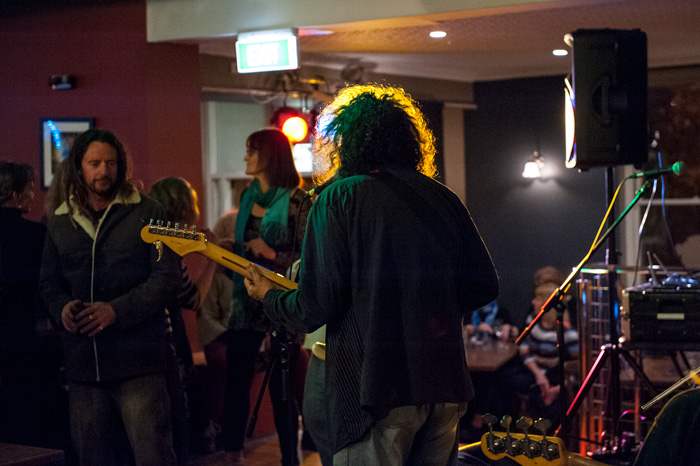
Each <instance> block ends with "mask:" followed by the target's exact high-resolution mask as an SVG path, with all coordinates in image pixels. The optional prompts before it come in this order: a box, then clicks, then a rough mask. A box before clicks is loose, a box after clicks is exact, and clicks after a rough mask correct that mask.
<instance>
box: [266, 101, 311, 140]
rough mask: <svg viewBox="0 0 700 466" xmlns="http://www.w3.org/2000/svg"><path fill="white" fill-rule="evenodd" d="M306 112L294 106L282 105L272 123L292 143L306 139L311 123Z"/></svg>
mask: <svg viewBox="0 0 700 466" xmlns="http://www.w3.org/2000/svg"><path fill="white" fill-rule="evenodd" d="M305 116H306V115H305V114H304V113H302V112H301V111H300V110H298V109H296V108H292V107H280V108H278V109H277V111H276V112H275V114H274V115H273V116H272V119H271V120H270V124H272V125H273V126H275V127H276V128H279V129H280V130H281V131H282V132H283V133H284V134H285V136H287V138H289V141H290V142H291V143H292V144H295V143H297V142H302V141H304V140H306V138H307V137H308V135H309V124H308V122H307V119H306V118H305Z"/></svg>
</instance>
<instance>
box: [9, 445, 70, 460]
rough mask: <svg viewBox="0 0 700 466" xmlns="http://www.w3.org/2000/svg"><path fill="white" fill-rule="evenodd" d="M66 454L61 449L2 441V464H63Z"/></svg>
mask: <svg viewBox="0 0 700 466" xmlns="http://www.w3.org/2000/svg"><path fill="white" fill-rule="evenodd" d="M64 464H66V463H65V455H64V453H63V451H61V450H53V449H51V448H40V447H30V446H26V445H13V444H11V443H0V465H2V466H10V465H12V466H63V465H64Z"/></svg>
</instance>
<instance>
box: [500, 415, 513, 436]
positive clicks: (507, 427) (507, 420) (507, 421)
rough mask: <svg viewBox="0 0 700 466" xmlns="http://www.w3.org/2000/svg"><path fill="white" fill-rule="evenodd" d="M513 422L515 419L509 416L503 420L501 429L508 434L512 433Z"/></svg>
mask: <svg viewBox="0 0 700 466" xmlns="http://www.w3.org/2000/svg"><path fill="white" fill-rule="evenodd" d="M512 422H513V418H512V417H510V416H508V415H507V414H506V415H505V416H503V419H501V427H503V428H504V429H505V430H506V432H508V433H510V424H511V423H512Z"/></svg>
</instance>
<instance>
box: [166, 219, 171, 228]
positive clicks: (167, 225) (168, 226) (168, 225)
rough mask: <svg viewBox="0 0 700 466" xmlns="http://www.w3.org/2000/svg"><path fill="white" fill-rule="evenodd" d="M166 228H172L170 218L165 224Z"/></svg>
mask: <svg viewBox="0 0 700 466" xmlns="http://www.w3.org/2000/svg"><path fill="white" fill-rule="evenodd" d="M165 228H167V229H168V230H169V229H170V220H168V223H167V224H166V225H165Z"/></svg>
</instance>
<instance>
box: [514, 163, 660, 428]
mask: <svg viewBox="0 0 700 466" xmlns="http://www.w3.org/2000/svg"><path fill="white" fill-rule="evenodd" d="M608 174H609V173H608ZM651 184H652V180H651V179H648V180H647V181H645V183H644V184H643V185H642V187H641V188H640V189H639V190H637V192H636V193H635V196H634V198H633V199H632V201H631V202H630V203H629V205H628V206H627V207H626V208H625V210H624V211H623V212H622V213H621V214H620V216H619V217H618V218H617V219H616V220H615V221H614V222H612V224H611V225H610V226H609V227H608V229H607V230H606V231H605V233H603V235H602V236H601V237H600V238H599V239H598V241H596V243H595V244H594V245H593V247H591V249H590V251H589V252H588V253H587V254H586V256H585V257H584V258H583V260H581V262H580V263H579V264H578V265H577V266H576V268H575V269H574V270H573V271H572V272H571V274H569V276H568V277H567V278H566V280H564V282H563V283H562V284H561V285H560V286H559V287H558V288H557V289H556V290H554V292H553V293H552V294H551V295H550V297H549V299H547V302H545V303H544V305H543V306H542V309H541V310H540V312H539V314H537V316H535V318H534V319H533V321H532V322H531V323H530V325H528V326H527V327H526V328H525V330H523V332H522V333H521V334H520V336H519V337H518V339H517V340H516V341H515V343H516V344H520V343H522V341H523V340H524V339H525V338H527V336H528V335H529V334H530V332H531V331H532V328H533V327H534V326H535V324H536V323H537V322H538V321H539V320H540V319H541V318H542V316H543V315H544V314H545V313H547V312H548V311H549V310H550V309H556V311H557V324H556V325H557V330H556V333H557V350H558V353H559V386H560V387H561V389H560V391H559V406H560V413H561V424H560V425H559V428H558V429H557V431H556V433H555V436H558V437H560V438H564V439H566V438H567V437H568V435H569V429H568V428H569V426H568V418H569V416H571V415H572V414H573V413H574V412H575V411H576V410H577V409H578V406H579V405H580V403H581V401H583V398H584V397H585V396H586V394H587V393H588V390H589V389H590V387H591V382H592V380H593V379H594V376H595V375H597V372H598V370H599V369H600V368H601V367H602V362H604V361H605V359H606V358H607V357H609V356H610V352H611V351H612V352H613V353H620V354H622V355H623V356H625V359H626V360H627V362H628V363H629V364H630V366H632V368H633V369H634V370H635V372H636V373H637V374H638V375H640V377H641V379H642V380H643V381H645V383H646V384H647V386H648V387H650V388H651V389H652V391H654V392H656V389H655V388H654V387H653V385H652V384H651V382H650V381H649V379H648V378H647V377H646V375H645V374H644V370H643V369H642V368H641V367H640V366H639V365H638V364H637V362H636V361H635V360H634V359H633V358H632V357H631V356H630V355H629V354H628V353H626V352H622V351H623V350H622V348H620V347H619V346H618V342H617V341H615V342H614V343H613V344H607V345H605V346H604V347H603V349H602V351H601V353H600V355H599V356H598V359H597V360H596V361H595V363H594V365H593V367H592V368H591V370H590V372H589V373H588V375H587V376H586V379H585V381H584V382H583V384H582V385H581V388H580V389H579V391H578V393H577V394H576V396H575V397H574V401H573V403H572V404H571V406H569V408H568V410H567V400H566V390H564V387H565V385H564V384H565V381H566V376H565V374H564V351H565V348H566V346H565V344H564V325H563V320H564V310H565V308H566V307H565V305H564V303H563V302H562V301H563V298H564V294H565V293H566V292H567V291H568V289H569V287H570V286H571V282H572V280H573V279H574V277H576V275H578V273H579V271H580V270H581V269H582V268H583V266H584V265H585V264H586V262H587V261H588V259H589V258H590V257H591V256H592V255H593V254H594V253H595V252H596V251H597V250H598V249H599V248H600V246H601V245H602V244H603V241H605V239H606V238H608V236H609V235H610V234H611V233H612V232H613V231H614V229H615V228H616V227H617V225H618V224H619V223H620V222H621V221H622V219H623V218H624V217H625V216H626V215H627V213H628V212H629V211H630V210H631V209H632V207H633V206H634V205H635V204H636V203H637V201H638V200H639V199H640V198H641V197H642V195H643V194H644V192H645V191H646V190H647V189H648V188H649V187H650V186H651ZM614 281H615V282H616V280H614ZM562 290H563V291H562ZM612 291H613V290H611V292H612ZM609 294H610V293H609ZM615 325H616V323H615V322H614V321H613V319H611V320H610V327H611V328H613V327H614V326H615ZM613 333H615V334H616V332H613V331H611V334H613ZM616 355H617V354H616ZM615 359H617V358H615ZM616 362H617V363H618V366H617V368H618V371H619V360H617V361H616ZM614 376H615V377H619V372H616V373H615V374H614ZM613 384H614V385H615V383H614V382H613ZM615 386H616V387H617V390H619V380H618V383H617V384H616V385H615ZM612 395H613V396H614V397H618V398H619V393H613V394H612ZM613 405H614V406H617V409H612V410H611V411H613V412H617V413H619V399H617V400H614V401H613ZM612 422H613V432H615V433H616V432H617V422H618V419H617V417H616V416H613V418H612Z"/></svg>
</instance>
